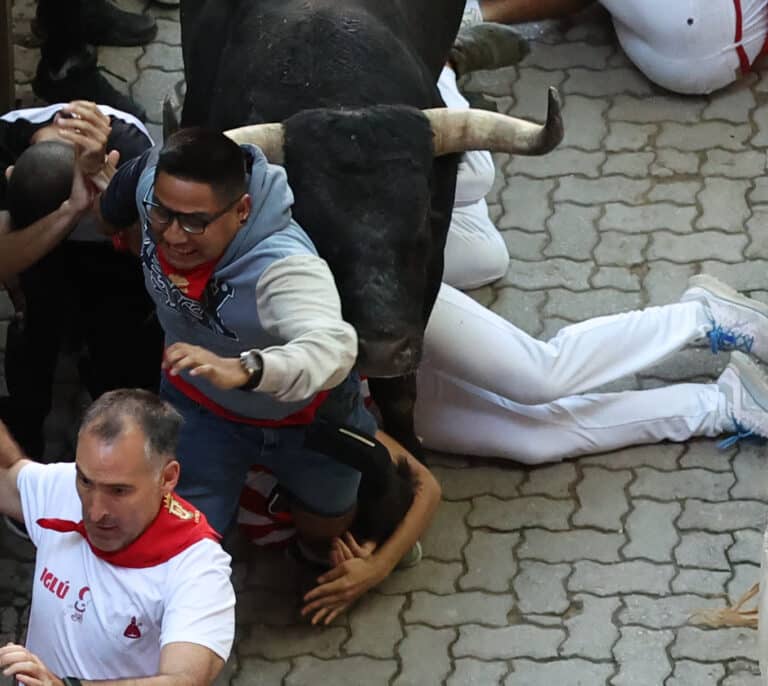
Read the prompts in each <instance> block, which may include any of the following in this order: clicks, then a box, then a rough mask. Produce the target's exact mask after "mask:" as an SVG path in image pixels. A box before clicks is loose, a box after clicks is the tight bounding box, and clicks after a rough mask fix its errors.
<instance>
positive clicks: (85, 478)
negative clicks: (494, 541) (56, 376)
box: [75, 389, 182, 552]
mask: <svg viewBox="0 0 768 686" xmlns="http://www.w3.org/2000/svg"><path fill="white" fill-rule="evenodd" d="M181 422H182V419H181V416H180V415H179V413H178V412H176V410H174V409H173V408H172V407H171V406H170V405H169V404H168V403H166V402H164V401H162V400H160V399H159V398H158V397H157V396H155V395H154V394H152V393H150V392H148V391H143V390H138V389H122V390H117V391H111V392H109V393H105V394H104V395H102V396H101V397H100V398H99V399H98V400H97V401H96V402H94V403H93V405H91V406H90V408H88V410H87V412H86V414H85V417H84V418H83V423H82V424H81V426H80V433H79V434H78V440H77V457H76V460H75V465H76V468H77V493H78V495H79V496H80V500H81V502H82V505H83V523H84V524H85V529H86V531H87V532H88V537H89V539H90V540H91V542H92V543H93V545H95V546H96V547H97V548H99V549H101V550H104V551H107V552H112V551H115V550H120V549H122V548H124V547H125V546H127V545H128V544H130V543H132V542H133V541H134V540H135V539H136V538H138V537H139V536H140V535H141V533H142V532H143V531H144V530H145V529H146V528H147V526H149V524H150V523H151V522H152V520H153V519H154V518H155V516H156V515H157V513H158V511H159V509H160V506H161V504H162V499H163V497H164V496H165V495H167V494H169V493H170V492H171V491H173V489H174V488H175V486H176V483H177V482H178V480H179V463H178V462H177V461H176V458H175V452H176V444H177V441H178V436H179V429H180V427H181Z"/></svg>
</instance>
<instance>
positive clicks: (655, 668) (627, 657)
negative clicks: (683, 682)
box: [612, 626, 674, 686]
mask: <svg viewBox="0 0 768 686" xmlns="http://www.w3.org/2000/svg"><path fill="white" fill-rule="evenodd" d="M620 631H621V638H620V639H619V641H618V643H617V644H616V645H615V646H614V648H613V653H614V655H615V656H616V659H617V660H618V662H619V666H620V669H619V673H618V675H616V676H615V677H614V678H613V680H612V682H613V683H614V684H616V686H641V685H644V684H662V683H664V680H665V679H666V678H667V677H668V676H669V675H670V674H671V672H672V664H671V663H670V661H669V657H668V655H667V648H668V646H669V645H670V643H672V641H673V640H674V633H673V632H671V631H655V630H650V629H645V628H641V627H634V626H627V627H622V628H621V629H620Z"/></svg>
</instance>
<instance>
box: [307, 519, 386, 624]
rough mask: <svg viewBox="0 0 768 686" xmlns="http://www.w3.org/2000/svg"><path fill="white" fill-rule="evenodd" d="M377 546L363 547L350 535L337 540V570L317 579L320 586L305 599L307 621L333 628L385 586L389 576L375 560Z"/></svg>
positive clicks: (334, 547)
mask: <svg viewBox="0 0 768 686" xmlns="http://www.w3.org/2000/svg"><path fill="white" fill-rule="evenodd" d="M375 548H376V545H375V543H372V542H367V543H363V544H362V545H360V544H359V543H358V542H357V541H356V540H355V537H354V536H353V535H352V534H351V533H349V532H347V533H345V534H344V538H343V539H341V538H335V539H334V540H333V543H332V548H331V561H332V562H333V563H334V565H335V566H334V568H333V569H331V570H330V571H328V572H326V573H325V574H323V575H322V576H320V577H318V579H317V584H318V585H317V586H315V588H313V589H312V590H311V591H309V592H308V593H307V594H306V595H305V596H304V602H305V603H306V604H305V605H304V607H303V608H301V614H302V616H303V617H306V616H308V615H310V614H311V615H312V619H311V620H310V621H311V622H312V624H320V623H322V624H325V625H326V626H327V625H328V624H330V623H331V622H332V621H333V620H334V619H336V617H338V616H339V615H340V614H341V613H342V612H345V611H346V610H347V609H348V608H349V607H350V606H351V605H352V603H354V602H355V601H356V600H357V599H358V598H359V597H360V596H361V595H363V594H364V593H365V592H366V591H368V590H369V589H371V588H373V587H374V586H376V585H377V584H379V583H381V582H382V581H383V580H384V579H385V578H386V577H387V575H388V574H389V572H390V570H388V569H385V568H384V567H383V566H382V565H381V563H380V561H379V560H378V559H377V558H376V557H374V556H373V554H372V553H373V551H374V550H375Z"/></svg>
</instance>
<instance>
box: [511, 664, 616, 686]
mask: <svg viewBox="0 0 768 686" xmlns="http://www.w3.org/2000/svg"><path fill="white" fill-rule="evenodd" d="M512 666H513V671H512V673H511V674H510V675H509V676H508V677H507V679H506V681H505V682H504V686H519V685H520V684H525V685H526V686H552V685H553V684H557V685H558V686H593V685H594V686H596V685H597V684H607V683H608V678H609V677H610V676H611V674H612V673H613V666H612V665H606V664H595V663H594V662H589V661H587V660H558V661H557V662H544V663H542V662H533V661H532V660H515V661H514V662H513V663H512Z"/></svg>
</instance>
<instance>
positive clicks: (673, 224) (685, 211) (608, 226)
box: [599, 198, 698, 259]
mask: <svg viewBox="0 0 768 686" xmlns="http://www.w3.org/2000/svg"><path fill="white" fill-rule="evenodd" d="M691 200H693V198H691ZM697 213H698V210H697V209H696V207H694V206H692V205H690V206H680V205H673V204H672V203H668V202H659V203H653V204H648V205H640V206H638V207H632V206H629V205H625V204H623V203H609V204H608V205H606V207H605V214H603V216H602V217H600V221H599V228H600V231H601V232H602V231H622V232H624V233H650V232H657V231H659V229H666V230H668V231H672V232H674V233H690V232H691V231H692V230H693V220H694V219H695V217H696V215H697ZM653 235H654V236H655V235H656V233H654V234H653ZM659 257H661V258H662V259H663V258H664V256H663V255H662V256H659V255H657V256H656V258H659Z"/></svg>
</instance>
